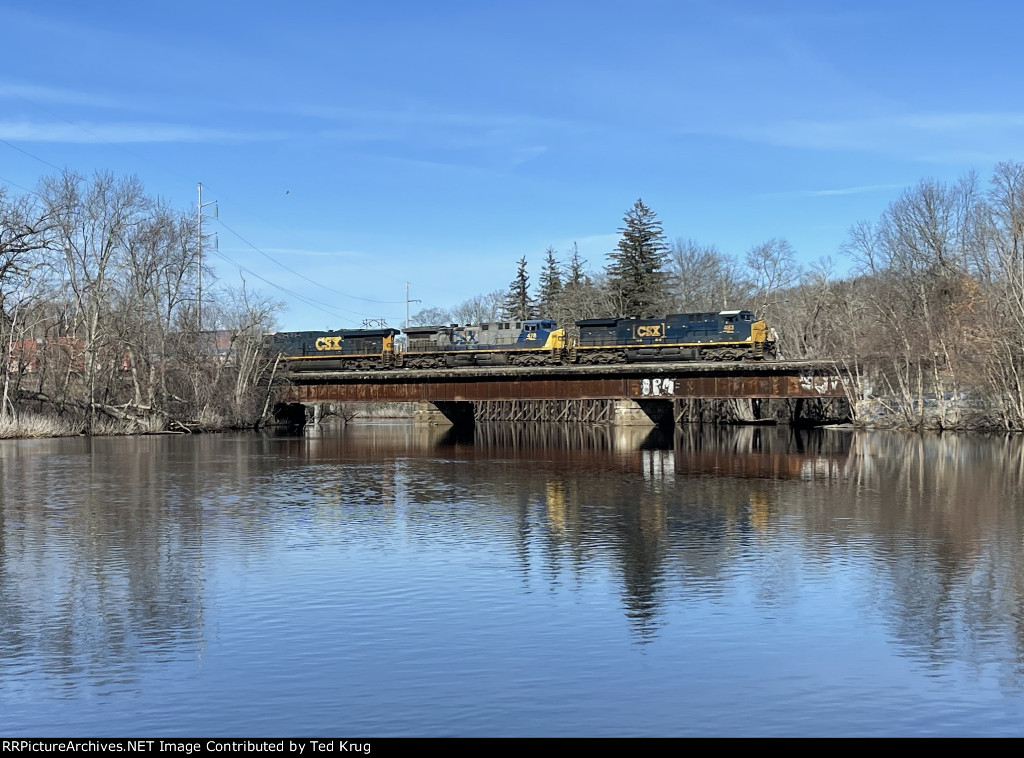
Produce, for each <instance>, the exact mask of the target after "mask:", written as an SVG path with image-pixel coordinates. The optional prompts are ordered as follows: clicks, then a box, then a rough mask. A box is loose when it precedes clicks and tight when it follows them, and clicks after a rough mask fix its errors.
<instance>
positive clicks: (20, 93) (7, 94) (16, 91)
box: [0, 81, 131, 108]
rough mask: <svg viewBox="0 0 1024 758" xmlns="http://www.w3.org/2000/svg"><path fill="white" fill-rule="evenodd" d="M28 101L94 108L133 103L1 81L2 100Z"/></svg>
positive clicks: (71, 91)
mask: <svg viewBox="0 0 1024 758" xmlns="http://www.w3.org/2000/svg"><path fill="white" fill-rule="evenodd" d="M3 98H10V99H15V98H16V99H20V100H27V101H28V102H30V103H32V104H33V105H38V104H40V103H48V104H51V105H84V106H88V107H92V108H124V107H126V106H127V107H130V106H131V102H130V101H129V102H127V103H126V102H125V101H124V100H115V99H114V98H111V97H105V96H102V95H97V94H95V93H93V92H82V91H81V90H70V89H63V88H59V87H44V86H39V85H33V84H12V83H9V82H3V81H0V99H3Z"/></svg>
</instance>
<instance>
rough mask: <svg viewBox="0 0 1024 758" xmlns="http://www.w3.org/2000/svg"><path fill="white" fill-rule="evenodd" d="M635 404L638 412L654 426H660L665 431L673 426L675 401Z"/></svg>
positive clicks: (648, 401) (674, 421)
mask: <svg viewBox="0 0 1024 758" xmlns="http://www.w3.org/2000/svg"><path fill="white" fill-rule="evenodd" d="M627 402H629V401H627ZM635 403H636V405H637V406H638V407H639V409H640V411H642V412H643V413H644V414H645V415H646V416H647V418H648V419H649V420H650V421H651V422H653V423H654V425H655V426H660V427H662V428H665V429H671V428H672V427H673V426H675V423H676V416H675V401H673V400H637V401H635Z"/></svg>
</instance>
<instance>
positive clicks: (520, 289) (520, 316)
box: [505, 256, 537, 321]
mask: <svg viewBox="0 0 1024 758" xmlns="http://www.w3.org/2000/svg"><path fill="white" fill-rule="evenodd" d="M536 307H537V306H536V303H535V302H534V300H533V298H532V297H530V277H529V275H528V274H527V273H526V256H523V257H522V258H520V259H519V270H518V272H516V278H515V279H513V280H512V283H511V284H509V286H508V295H506V296H505V314H506V316H507V317H508V318H510V319H514V320H516V321H525V320H526V319H528V318H535V317H536V315H537V314H536Z"/></svg>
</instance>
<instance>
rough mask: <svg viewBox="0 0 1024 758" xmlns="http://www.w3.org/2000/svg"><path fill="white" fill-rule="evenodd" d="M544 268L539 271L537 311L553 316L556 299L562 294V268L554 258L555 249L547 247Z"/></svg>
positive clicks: (548, 316)
mask: <svg viewBox="0 0 1024 758" xmlns="http://www.w3.org/2000/svg"><path fill="white" fill-rule="evenodd" d="M544 255H545V258H544V268H543V269H541V272H540V293H539V296H538V298H537V311H538V313H539V314H540V315H541V316H542V317H543V318H554V313H555V310H556V309H557V308H558V299H559V297H560V296H561V294H562V269H561V266H559V265H558V261H557V260H555V249H554V248H553V247H549V248H548V249H547V250H546V251H545V253H544Z"/></svg>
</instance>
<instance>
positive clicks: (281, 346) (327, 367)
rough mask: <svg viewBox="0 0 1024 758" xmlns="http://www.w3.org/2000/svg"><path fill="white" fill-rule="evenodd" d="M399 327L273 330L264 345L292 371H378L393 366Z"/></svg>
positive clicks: (264, 339) (264, 340)
mask: <svg viewBox="0 0 1024 758" xmlns="http://www.w3.org/2000/svg"><path fill="white" fill-rule="evenodd" d="M399 334H401V332H400V331H398V329H343V330H338V331H327V332H274V333H273V334H268V335H266V336H265V337H264V338H263V348H264V350H266V351H267V352H268V353H269V354H271V355H275V356H280V358H281V360H282V361H283V362H284V364H285V367H286V368H288V369H290V370H291V371H378V370H381V369H388V368H393V367H394V366H395V337H396V336H397V335H399Z"/></svg>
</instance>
